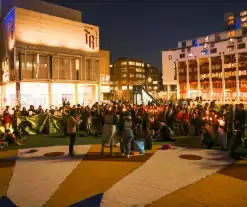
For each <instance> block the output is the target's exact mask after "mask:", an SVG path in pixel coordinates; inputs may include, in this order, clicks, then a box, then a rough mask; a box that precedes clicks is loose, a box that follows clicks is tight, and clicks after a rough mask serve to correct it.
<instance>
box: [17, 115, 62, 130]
mask: <svg viewBox="0 0 247 207" xmlns="http://www.w3.org/2000/svg"><path fill="white" fill-rule="evenodd" d="M17 125H18V127H19V128H21V129H24V130H25V131H26V132H27V133H29V134H41V133H45V134H54V133H58V132H61V131H62V129H63V125H64V118H63V117H59V116H53V115H49V114H39V115H35V116H27V117H24V116H20V117H18V118H17Z"/></svg>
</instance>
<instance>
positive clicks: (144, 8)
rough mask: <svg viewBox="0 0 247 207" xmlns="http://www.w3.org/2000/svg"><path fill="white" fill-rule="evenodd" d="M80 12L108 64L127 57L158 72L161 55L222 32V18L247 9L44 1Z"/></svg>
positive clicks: (214, 3) (147, 1)
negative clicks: (96, 34) (107, 56)
mask: <svg viewBox="0 0 247 207" xmlns="http://www.w3.org/2000/svg"><path fill="white" fill-rule="evenodd" d="M46 1H48V2H52V3H56V4H59V5H62V6H66V7H70V8H74V9H77V10H80V11H82V15H83V17H82V18H83V22H85V23H89V24H94V25H97V26H99V27H100V38H101V49H106V50H110V52H111V60H115V59H117V58H118V57H130V58H136V59H141V60H143V61H146V62H150V63H151V64H153V66H156V67H159V68H161V51H162V50H164V49H169V48H175V47H176V46H177V42H178V41H179V40H184V39H190V38H194V37H198V36H203V35H207V34H211V33H216V32H220V31H223V30H224V14H225V13H227V12H237V13H239V12H240V11H242V10H244V9H247V0H231V1H230V0H197V1H196V0H163V1H159V0H142V1H141V0H139V1H138V0H132V1H130V0H125V1H124V0H46Z"/></svg>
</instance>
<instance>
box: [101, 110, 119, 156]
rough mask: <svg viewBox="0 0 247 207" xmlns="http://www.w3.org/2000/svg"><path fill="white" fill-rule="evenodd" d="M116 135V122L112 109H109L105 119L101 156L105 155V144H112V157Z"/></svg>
mask: <svg viewBox="0 0 247 207" xmlns="http://www.w3.org/2000/svg"><path fill="white" fill-rule="evenodd" d="M115 134H116V125H115V122H114V115H113V113H112V111H111V109H109V110H107V111H106V115H105V117H104V126H103V134H102V148H101V155H104V148H105V144H106V143H107V144H110V156H112V151H113V144H114V136H115Z"/></svg>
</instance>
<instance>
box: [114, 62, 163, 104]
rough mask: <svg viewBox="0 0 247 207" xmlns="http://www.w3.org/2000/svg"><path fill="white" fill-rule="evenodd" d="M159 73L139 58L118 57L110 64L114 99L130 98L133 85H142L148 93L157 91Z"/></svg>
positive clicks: (158, 88) (158, 87)
mask: <svg viewBox="0 0 247 207" xmlns="http://www.w3.org/2000/svg"><path fill="white" fill-rule="evenodd" d="M161 77H162V75H161V73H160V72H159V70H158V69H156V68H153V67H152V66H151V65H150V64H147V63H145V62H143V61H140V60H135V59H128V58H119V59H117V60H116V61H114V63H113V64H112V65H111V82H112V84H113V89H114V98H115V99H125V100H130V101H131V100H132V98H133V96H132V95H133V94H132V91H133V86H136V85H142V86H143V87H144V88H145V89H146V90H148V91H149V93H153V92H159V90H160V85H159V84H160V83H161V80H162V79H161Z"/></svg>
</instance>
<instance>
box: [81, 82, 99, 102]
mask: <svg viewBox="0 0 247 207" xmlns="http://www.w3.org/2000/svg"><path fill="white" fill-rule="evenodd" d="M94 87H96V85H84V84H78V102H79V103H80V104H83V105H91V104H93V103H94V102H95V101H96V97H94V95H93V88H94ZM103 91H104V89H103ZM95 95H96V96H97V94H95Z"/></svg>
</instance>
